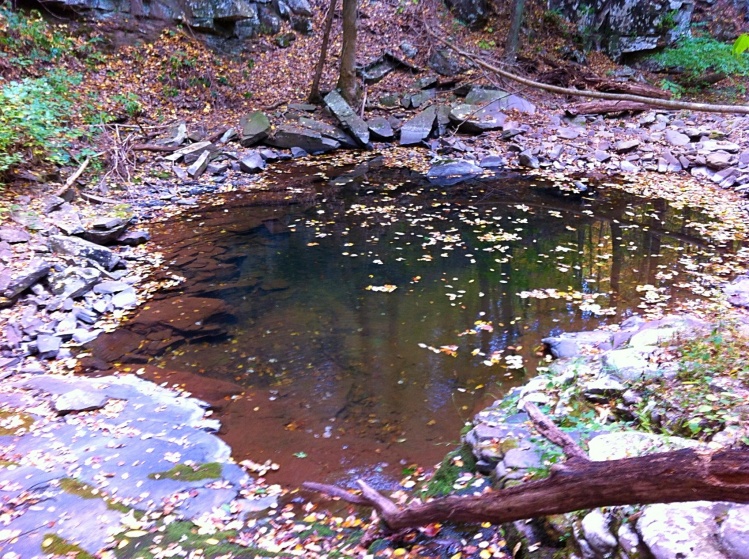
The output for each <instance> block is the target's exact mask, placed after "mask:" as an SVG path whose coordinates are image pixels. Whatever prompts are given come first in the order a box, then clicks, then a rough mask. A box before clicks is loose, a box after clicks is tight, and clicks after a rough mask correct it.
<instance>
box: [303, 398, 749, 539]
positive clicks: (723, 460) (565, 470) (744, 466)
mask: <svg viewBox="0 0 749 559" xmlns="http://www.w3.org/2000/svg"><path fill="white" fill-rule="evenodd" d="M526 410H527V411H528V413H529V417H531V420H532V421H533V422H534V423H535V424H536V425H537V426H539V431H540V432H541V433H542V434H543V435H544V436H547V437H549V439H550V440H551V442H554V443H555V444H558V445H560V446H561V447H562V448H563V450H564V451H565V453H566V454H567V456H568V457H570V458H571V459H570V460H569V461H568V462H567V463H565V464H558V465H554V466H553V467H552V468H551V473H550V475H549V477H548V478H546V479H543V480H539V481H531V482H527V483H523V484H521V485H518V486H515V487H510V488H507V489H502V490H499V491H488V492H485V493H483V494H482V495H478V496H450V497H445V498H441V499H435V500H432V501H428V502H425V503H422V502H417V503H413V504H411V505H409V506H407V507H403V508H402V507H399V506H398V505H396V504H395V503H393V502H392V501H391V500H390V499H388V498H387V497H385V496H383V495H381V494H380V493H378V492H377V491H376V490H374V489H373V488H372V487H370V486H369V485H367V484H366V483H365V482H363V481H361V480H359V482H358V483H359V486H360V487H361V489H362V491H361V495H353V494H351V493H348V492H344V491H342V490H341V489H339V488H336V487H333V486H329V485H323V484H312V483H305V484H304V487H306V488H308V489H312V490H314V491H318V492H321V493H325V494H327V495H331V496H334V497H339V498H342V499H343V500H345V501H348V502H350V503H354V504H362V502H363V501H364V502H366V504H368V505H369V506H371V507H373V508H374V509H375V510H376V511H377V512H378V514H379V516H380V518H381V519H382V521H383V522H384V523H385V524H386V525H387V527H388V528H389V529H391V530H401V529H403V528H414V527H417V526H423V525H426V524H430V523H432V522H445V521H450V522H491V523H493V524H503V523H506V522H512V521H515V520H522V519H526V518H535V517H539V516H548V515H551V514H562V513H566V512H572V511H576V510H582V509H591V508H597V507H605V506H620V505H636V504H652V503H674V502H683V501H701V500H707V501H731V502H737V503H749V449H720V450H696V449H684V450H676V451H672V452H664V453H659V454H651V455H647V456H638V457H635V458H624V459H621V460H607V461H602V462H593V461H591V460H589V459H588V457H587V456H586V455H585V454H584V453H583V451H582V450H581V449H580V448H578V447H577V446H576V445H574V443H573V442H572V440H571V439H570V438H569V437H568V436H567V435H566V434H564V433H563V432H562V431H560V430H559V429H558V428H557V427H556V426H555V425H554V424H553V423H552V422H551V421H550V420H549V418H547V417H546V416H544V415H543V414H542V413H541V412H540V411H539V410H538V409H537V408H535V406H533V405H526Z"/></svg>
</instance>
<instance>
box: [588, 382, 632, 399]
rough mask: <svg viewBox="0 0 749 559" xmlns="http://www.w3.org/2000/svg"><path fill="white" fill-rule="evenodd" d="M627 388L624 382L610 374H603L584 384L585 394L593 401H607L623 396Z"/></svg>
mask: <svg viewBox="0 0 749 559" xmlns="http://www.w3.org/2000/svg"><path fill="white" fill-rule="evenodd" d="M625 390H626V388H625V386H624V385H623V384H622V383H620V382H619V381H618V380H616V379H614V378H611V377H609V376H603V377H602V378H599V379H596V380H594V381H591V382H588V383H586V384H585V385H583V394H585V397H586V398H587V399H588V400H591V401H593V402H606V401H608V400H610V399H611V398H616V397H619V396H621V395H622V394H623V393H624V391H625Z"/></svg>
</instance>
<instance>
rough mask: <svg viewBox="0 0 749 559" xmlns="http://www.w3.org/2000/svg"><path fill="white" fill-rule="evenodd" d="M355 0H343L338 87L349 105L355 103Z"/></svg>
mask: <svg viewBox="0 0 749 559" xmlns="http://www.w3.org/2000/svg"><path fill="white" fill-rule="evenodd" d="M357 4H358V2H357V0H343V48H342V49H341V70H340V74H339V75H338V89H340V90H341V95H342V96H343V98H344V99H345V100H346V101H347V102H348V104H349V105H352V106H353V105H355V104H356V93H357V91H356V10H357V7H358V6H357Z"/></svg>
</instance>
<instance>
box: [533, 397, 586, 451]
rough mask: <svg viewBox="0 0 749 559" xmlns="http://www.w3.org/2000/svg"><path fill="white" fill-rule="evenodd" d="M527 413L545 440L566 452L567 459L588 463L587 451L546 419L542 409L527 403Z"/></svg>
mask: <svg viewBox="0 0 749 559" xmlns="http://www.w3.org/2000/svg"><path fill="white" fill-rule="evenodd" d="M525 411H526V413H527V414H528V417H530V418H531V421H533V425H534V426H535V427H536V429H537V430H538V432H539V433H541V434H542V435H543V436H544V438H545V439H547V440H548V441H549V442H552V443H554V444H555V445H557V446H558V447H559V448H561V449H562V450H563V451H564V454H565V456H567V458H570V459H572V458H576V459H579V460H584V461H586V462H588V461H589V460H590V458H588V455H587V454H585V451H584V450H583V449H582V448H580V447H579V446H578V445H577V443H576V442H575V441H573V440H572V438H571V437H570V436H569V435H568V434H567V433H565V432H564V431H562V430H561V429H559V427H557V426H556V425H554V422H553V421H551V419H549V418H548V417H546V416H545V415H544V414H543V413H542V412H541V410H540V409H538V407H537V406H536V404H533V403H532V402H526V403H525Z"/></svg>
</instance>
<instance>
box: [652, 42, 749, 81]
mask: <svg viewBox="0 0 749 559" xmlns="http://www.w3.org/2000/svg"><path fill="white" fill-rule="evenodd" d="M747 40H748V41H749V39H747ZM743 42H744V41H742V44H743ZM733 48H734V47H732V46H731V45H729V44H727V43H722V42H720V41H717V40H715V39H713V38H712V37H691V38H683V39H680V40H679V42H678V43H677V45H676V47H674V48H668V49H665V50H664V51H662V52H660V53H658V54H655V55H653V56H652V57H651V59H652V60H653V61H655V62H656V63H658V64H659V65H661V66H663V67H666V68H678V69H680V70H681V71H682V72H683V73H684V75H685V77H686V78H688V79H690V80H691V81H693V82H695V83H699V82H700V78H701V76H703V75H704V74H706V73H709V72H718V73H719V74H724V75H726V76H749V59H747V58H744V57H737V56H735V55H734V53H733Z"/></svg>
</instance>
